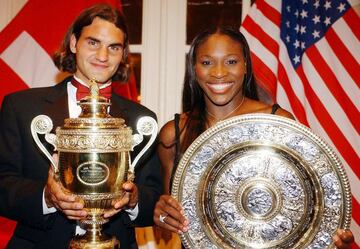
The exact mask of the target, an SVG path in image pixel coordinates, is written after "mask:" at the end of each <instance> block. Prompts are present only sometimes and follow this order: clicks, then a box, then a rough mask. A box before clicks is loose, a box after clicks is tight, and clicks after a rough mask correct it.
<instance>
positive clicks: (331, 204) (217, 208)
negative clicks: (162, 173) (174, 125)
mask: <svg viewBox="0 0 360 249" xmlns="http://www.w3.org/2000/svg"><path fill="white" fill-rule="evenodd" d="M172 195H173V196H174V197H175V198H176V199H178V200H179V201H180V203H181V204H182V206H183V208H184V211H185V215H186V216H187V217H188V219H189V221H190V225H189V228H190V229H189V231H188V232H187V233H184V234H182V235H181V240H182V242H183V244H184V246H185V247H186V248H206V249H209V248H332V247H333V243H332V238H331V237H332V234H333V233H334V232H335V231H336V229H337V228H349V226H350V220H351V193H350V186H349V182H348V179H347V176H346V174H345V171H344V169H343V168H342V166H341V163H340V161H339V159H338V158H337V156H336V155H335V153H334V152H333V151H332V150H331V148H330V147H329V146H328V145H327V144H326V143H325V142H324V141H323V140H322V139H320V138H319V137H318V136H317V135H315V134H314V133H313V132H312V131H311V130H310V129H308V128H307V127H305V126H303V125H301V124H300V123H298V122H295V121H293V120H290V119H287V118H283V117H279V116H276V115H270V114H247V115H241V116H237V117H234V118H231V119H228V120H225V121H222V122H220V123H218V124H217V125H215V126H214V127H212V128H210V129H208V130H207V131H206V132H204V133H203V134H202V135H200V136H199V137H198V138H197V139H196V140H195V141H194V142H193V143H192V144H191V146H190V147H189V148H188V150H187V151H186V152H185V154H184V156H183V158H182V160H181V161H180V163H179V166H178V168H177V170H176V173H175V177H174V182H173V186H172Z"/></svg>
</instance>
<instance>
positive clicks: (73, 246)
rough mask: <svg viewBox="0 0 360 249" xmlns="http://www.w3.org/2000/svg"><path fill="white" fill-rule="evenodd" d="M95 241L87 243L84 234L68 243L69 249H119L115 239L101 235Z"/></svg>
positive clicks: (87, 237) (87, 240)
mask: <svg viewBox="0 0 360 249" xmlns="http://www.w3.org/2000/svg"><path fill="white" fill-rule="evenodd" d="M96 239H97V240H96V241H92V240H90V241H89V236H87V235H86V234H84V235H80V236H76V237H75V238H73V239H72V240H71V241H70V246H69V249H119V248H120V243H119V241H118V240H117V239H116V238H115V237H110V236H107V235H101V237H100V238H99V237H98V238H96Z"/></svg>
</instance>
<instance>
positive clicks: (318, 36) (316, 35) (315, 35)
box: [312, 30, 320, 39]
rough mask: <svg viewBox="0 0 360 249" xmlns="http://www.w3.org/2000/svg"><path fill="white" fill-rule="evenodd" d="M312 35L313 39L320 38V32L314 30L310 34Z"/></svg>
mask: <svg viewBox="0 0 360 249" xmlns="http://www.w3.org/2000/svg"><path fill="white" fill-rule="evenodd" d="M312 35H313V37H314V39H316V38H320V32H319V31H317V30H314V32H312Z"/></svg>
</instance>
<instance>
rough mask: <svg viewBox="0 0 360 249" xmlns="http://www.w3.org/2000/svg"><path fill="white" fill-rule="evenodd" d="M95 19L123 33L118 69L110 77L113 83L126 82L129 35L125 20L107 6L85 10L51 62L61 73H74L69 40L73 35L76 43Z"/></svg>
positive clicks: (74, 58) (96, 6) (121, 15)
mask: <svg viewBox="0 0 360 249" xmlns="http://www.w3.org/2000/svg"><path fill="white" fill-rule="evenodd" d="M95 17H99V18H101V19H103V20H105V21H108V22H111V23H113V24H114V25H115V26H116V27H118V28H119V29H121V30H122V32H123V33H124V54H123V58H122V61H121V63H120V65H119V68H118V70H117V72H116V73H115V75H114V76H113V77H112V79H113V80H114V81H127V79H128V76H129V64H128V60H129V58H128V56H129V35H128V28H127V26H126V22H125V18H124V16H123V14H122V13H120V12H119V11H118V10H116V9H114V8H112V7H111V6H110V5H108V4H96V5H93V6H92V7H90V8H88V9H85V10H84V11H83V12H82V13H81V14H80V15H79V16H78V18H77V19H76V20H75V21H74V22H73V24H72V25H71V26H70V28H69V29H68V31H67V33H66V35H65V37H64V39H63V41H62V44H61V46H60V48H59V50H58V51H57V52H55V54H54V55H53V61H54V63H55V65H56V66H57V68H58V69H59V70H61V71H65V72H69V73H75V71H76V56H75V54H74V53H73V52H71V50H70V38H71V35H74V36H75V38H76V40H77V41H78V40H79V38H80V36H81V32H82V30H83V28H84V27H86V26H89V25H91V23H92V22H93V20H94V19H95Z"/></svg>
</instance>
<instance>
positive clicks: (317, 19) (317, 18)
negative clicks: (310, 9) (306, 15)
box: [312, 15, 320, 24]
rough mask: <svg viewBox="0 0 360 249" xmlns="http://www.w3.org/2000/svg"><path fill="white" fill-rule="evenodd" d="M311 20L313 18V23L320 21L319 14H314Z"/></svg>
mask: <svg viewBox="0 0 360 249" xmlns="http://www.w3.org/2000/svg"><path fill="white" fill-rule="evenodd" d="M312 20H313V22H314V24H317V23H318V22H320V16H318V15H315V16H314V18H313V19H312Z"/></svg>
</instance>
